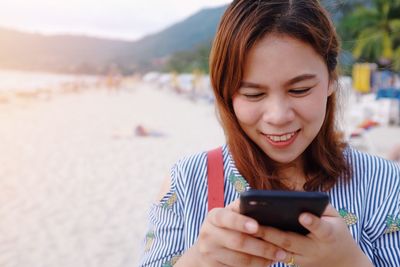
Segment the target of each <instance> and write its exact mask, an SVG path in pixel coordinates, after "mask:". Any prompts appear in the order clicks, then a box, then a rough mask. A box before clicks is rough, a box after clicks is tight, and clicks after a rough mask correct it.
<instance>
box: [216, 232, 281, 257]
mask: <svg viewBox="0 0 400 267" xmlns="http://www.w3.org/2000/svg"><path fill="white" fill-rule="evenodd" d="M213 238H214V242H218V243H220V245H221V246H222V247H225V248H227V249H229V250H233V251H237V252H241V253H245V254H249V255H253V256H256V257H260V258H265V259H268V260H271V261H272V260H277V261H279V260H283V259H284V258H285V256H286V255H282V254H279V253H278V251H280V250H281V249H279V248H278V247H277V246H274V245H273V244H271V243H268V242H265V241H263V240H261V239H259V238H256V237H254V236H253V235H249V234H245V233H241V232H237V231H233V230H228V229H222V228H219V229H215V231H214V235H213Z"/></svg>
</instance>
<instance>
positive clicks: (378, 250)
mask: <svg viewBox="0 0 400 267" xmlns="http://www.w3.org/2000/svg"><path fill="white" fill-rule="evenodd" d="M395 167H396V166H395ZM398 167H399V166H397V168H395V171H394V172H393V173H392V174H390V173H387V175H388V176H387V177H385V178H389V181H390V182H389V183H388V185H390V186H389V187H387V190H384V191H385V192H386V193H387V194H386V196H385V198H384V201H383V202H382V203H381V205H380V208H379V209H377V210H376V211H375V213H374V216H373V217H372V219H371V220H370V221H369V223H368V224H369V225H370V237H371V241H372V245H373V246H372V247H373V259H372V261H373V263H374V266H377V267H389V266H400V168H398Z"/></svg>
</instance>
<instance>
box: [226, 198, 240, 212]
mask: <svg viewBox="0 0 400 267" xmlns="http://www.w3.org/2000/svg"><path fill="white" fill-rule="evenodd" d="M226 208H227V209H229V210H231V211H234V212H237V213H239V212H240V199H239V198H238V199H236V200H235V201H233V202H231V203H230V204H229V205H228V206H226Z"/></svg>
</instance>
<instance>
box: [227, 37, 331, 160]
mask: <svg viewBox="0 0 400 267" xmlns="http://www.w3.org/2000/svg"><path fill="white" fill-rule="evenodd" d="M332 91H333V89H332V86H330V83H329V75H328V69H327V67H326V64H325V62H324V61H323V59H322V57H321V56H320V55H319V54H318V53H317V52H315V51H314V49H313V48H312V47H311V46H310V45H309V44H307V43H304V42H302V41H299V40H297V39H294V38H292V37H289V36H286V35H277V34H269V35H267V36H266V37H264V38H263V39H261V40H260V41H258V42H257V43H256V44H255V46H253V47H252V49H250V51H249V53H248V55H247V59H246V62H245V66H244V74H243V80H242V85H241V87H240V88H239V90H238V91H237V92H236V93H235V95H234V96H233V108H234V111H235V115H236V117H237V119H238V121H239V124H240V126H241V127H242V129H243V130H244V132H245V133H246V134H247V135H248V136H249V137H250V139H252V140H253V141H254V142H255V143H256V144H257V145H258V146H259V147H260V148H261V149H262V150H263V151H264V152H265V154H266V155H268V156H269V157H270V158H271V159H272V160H274V161H276V162H278V163H283V164H285V163H291V162H298V160H301V155H302V153H303V152H304V150H305V149H306V148H307V147H308V145H310V143H311V142H312V140H313V139H314V138H315V137H316V135H317V134H318V132H319V130H320V129H321V126H322V123H323V121H324V118H325V112H326V103H327V98H328V96H329V95H330V94H332Z"/></svg>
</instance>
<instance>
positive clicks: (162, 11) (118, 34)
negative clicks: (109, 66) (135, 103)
mask: <svg viewBox="0 0 400 267" xmlns="http://www.w3.org/2000/svg"><path fill="white" fill-rule="evenodd" d="M230 2H231V0H0V27H6V28H12V29H18V30H22V31H29V32H39V33H44V34H58V33H68V34H80V35H89V36H97V37H106V38H112V39H125V40H137V39H140V38H141V37H143V36H145V35H147V34H151V33H156V32H158V31H160V30H163V29H165V28H166V27H168V26H170V25H172V24H174V23H176V22H179V21H181V20H183V19H185V18H187V17H189V16H190V15H192V14H194V13H195V12H197V11H199V10H200V9H202V8H207V7H216V6H221V5H224V4H227V3H230Z"/></svg>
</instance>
